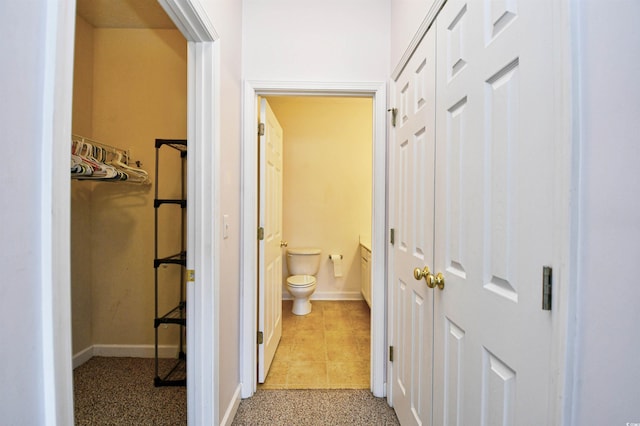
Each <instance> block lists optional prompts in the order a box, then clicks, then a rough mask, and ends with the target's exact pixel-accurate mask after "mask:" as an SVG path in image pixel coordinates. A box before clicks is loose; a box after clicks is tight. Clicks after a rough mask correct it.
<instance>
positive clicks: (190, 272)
mask: <svg viewBox="0 0 640 426" xmlns="http://www.w3.org/2000/svg"><path fill="white" fill-rule="evenodd" d="M195 280H196V271H195V269H187V282H193V281H195Z"/></svg>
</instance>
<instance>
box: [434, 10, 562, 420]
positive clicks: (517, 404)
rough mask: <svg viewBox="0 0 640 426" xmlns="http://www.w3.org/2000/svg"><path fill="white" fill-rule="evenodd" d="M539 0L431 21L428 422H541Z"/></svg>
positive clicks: (546, 385)
mask: <svg viewBox="0 0 640 426" xmlns="http://www.w3.org/2000/svg"><path fill="white" fill-rule="evenodd" d="M550 10H551V1H550V0H539V1H538V0H537V1H535V2H534V1H515V0H510V1H507V0H504V1H495V0H494V1H463V0H450V1H448V2H447V4H446V6H445V8H444V9H443V10H442V12H441V14H440V15H439V16H438V19H437V37H438V44H437V50H438V60H437V63H438V70H437V81H438V84H437V86H438V91H437V96H436V98H437V103H438V105H437V119H436V120H437V123H436V124H437V126H436V127H437V138H436V139H437V143H436V198H435V232H436V236H435V249H434V251H435V265H434V267H435V268H434V269H435V271H436V272H442V273H443V274H444V278H445V287H444V290H443V291H437V292H436V294H435V302H434V310H435V320H434V321H435V322H434V324H435V326H434V366H435V367H434V387H433V392H434V407H433V409H434V424H438V425H441V424H446V425H471V424H481V425H524V424H529V425H544V424H550V417H549V416H550V410H549V400H550V399H551V398H552V397H553V396H552V394H551V391H552V389H554V388H553V387H551V385H552V378H553V377H556V374H555V373H554V372H552V371H550V359H551V353H550V346H551V320H552V315H553V312H549V311H543V310H542V309H541V304H542V300H541V294H542V276H543V273H542V271H543V266H545V265H550V264H551V262H552V256H553V251H554V247H553V246H552V229H553V210H552V206H553V205H554V203H553V196H554V193H553V181H554V168H555V164H554V149H553V144H552V141H553V129H554V116H553V112H554V111H553V104H552V100H553V92H552V89H553V74H552V72H551V69H552V67H551V60H552V52H553V51H552V46H551V44H550V35H549V34H548V33H549V32H548V31H546V30H545V28H550V25H549V22H551V12H550Z"/></svg>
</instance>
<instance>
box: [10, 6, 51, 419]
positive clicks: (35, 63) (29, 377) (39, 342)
mask: <svg viewBox="0 0 640 426" xmlns="http://www.w3.org/2000/svg"><path fill="white" fill-rule="evenodd" d="M46 4H47V2H46V1H44V0H30V1H24V2H3V3H2V4H1V5H0V33H1V35H0V36H1V38H2V42H1V43H0V57H1V58H2V62H3V66H2V67H0V99H2V102H0V137H1V138H2V146H3V155H4V156H5V159H6V160H7V161H6V162H5V164H4V165H3V167H0V194H1V197H2V207H1V208H0V221H1V223H2V231H0V235H1V236H0V250H1V253H2V255H1V256H0V271H2V278H1V280H0V323H1V324H2V327H0V339H1V340H2V344H0V361H1V363H0V382H1V383H3V386H4V387H5V389H4V390H3V391H2V392H0V413H2V423H4V424H16V425H28V424H31V425H35V424H44V419H45V394H44V392H43V387H44V379H43V378H44V371H43V366H44V364H43V350H44V349H43V348H44V346H43V329H42V326H41V325H42V318H43V315H44V313H43V311H42V299H43V292H42V290H41V289H42V287H41V280H42V276H41V273H42V272H43V271H42V270H41V263H42V259H43V252H42V251H41V247H42V244H43V236H42V232H43V230H42V229H41V228H40V223H41V222H40V217H41V212H40V199H41V198H40V197H41V191H43V188H42V186H41V178H42V175H41V173H42V172H41V162H42V161H43V158H42V152H43V143H42V134H43V131H44V123H45V122H46V120H47V119H49V120H50V119H51V117H45V116H44V115H43V99H44V90H43V86H44V79H45V75H44V63H45V61H44V57H45V53H46V51H45V49H44V48H43V46H44V45H45V43H46V40H45V35H46V32H45V28H44V27H45V25H44V24H45V17H46V13H45V12H46V9H47V6H46ZM9 64H11V65H10V66H8V65H9ZM44 161H46V159H45V160H44Z"/></svg>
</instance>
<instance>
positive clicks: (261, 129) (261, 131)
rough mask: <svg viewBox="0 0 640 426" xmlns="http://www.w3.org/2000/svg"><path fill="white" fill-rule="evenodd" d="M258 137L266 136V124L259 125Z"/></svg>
mask: <svg viewBox="0 0 640 426" xmlns="http://www.w3.org/2000/svg"><path fill="white" fill-rule="evenodd" d="M258 136H264V123H258Z"/></svg>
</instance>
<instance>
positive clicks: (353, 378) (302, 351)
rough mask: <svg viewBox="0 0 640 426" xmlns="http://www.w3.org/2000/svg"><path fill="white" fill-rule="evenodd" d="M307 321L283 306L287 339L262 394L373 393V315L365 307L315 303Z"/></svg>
mask: <svg viewBox="0 0 640 426" xmlns="http://www.w3.org/2000/svg"><path fill="white" fill-rule="evenodd" d="M311 303H312V306H313V308H312V311H311V313H310V314H308V315H304V316H297V315H293V314H292V313H291V305H292V301H290V300H284V301H283V302H282V339H281V340H280V345H279V346H278V350H277V351H276V355H275V358H274V360H273V363H272V364H271V369H270V370H269V374H268V376H267V380H266V381H265V383H263V384H260V385H258V389H368V388H369V387H370V385H369V347H370V341H371V340H370V333H371V332H370V318H371V315H370V311H369V306H368V305H367V303H366V302H365V301H312V302H311Z"/></svg>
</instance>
